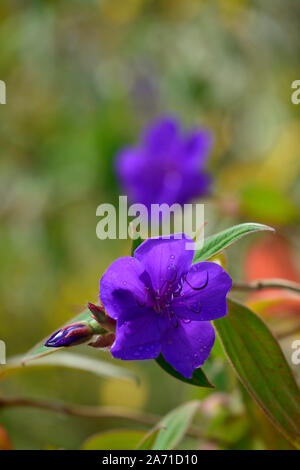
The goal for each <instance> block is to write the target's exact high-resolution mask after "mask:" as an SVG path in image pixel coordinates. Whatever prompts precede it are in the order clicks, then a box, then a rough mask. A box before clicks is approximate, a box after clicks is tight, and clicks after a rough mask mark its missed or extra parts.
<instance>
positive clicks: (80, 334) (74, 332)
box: [45, 322, 94, 348]
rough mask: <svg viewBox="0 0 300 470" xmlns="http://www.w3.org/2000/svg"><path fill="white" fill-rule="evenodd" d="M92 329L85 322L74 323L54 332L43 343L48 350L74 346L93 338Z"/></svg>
mask: <svg viewBox="0 0 300 470" xmlns="http://www.w3.org/2000/svg"><path fill="white" fill-rule="evenodd" d="M93 334H94V332H93V329H92V328H91V326H90V325H89V324H88V323H87V322H76V323H73V324H72V325H68V326H65V327H64V328H61V329H60V330H58V331H56V332H55V333H54V334H53V335H52V336H51V337H50V338H49V339H48V340H47V341H46V343H45V346H47V347H48V348H61V347H62V346H64V347H68V346H75V345H76V344H81V343H85V342H86V341H88V340H89V339H91V338H92V337H93Z"/></svg>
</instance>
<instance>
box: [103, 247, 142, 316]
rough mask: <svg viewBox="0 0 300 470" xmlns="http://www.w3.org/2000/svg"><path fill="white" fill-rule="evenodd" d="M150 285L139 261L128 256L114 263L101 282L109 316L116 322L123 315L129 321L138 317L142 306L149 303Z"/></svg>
mask: <svg viewBox="0 0 300 470" xmlns="http://www.w3.org/2000/svg"><path fill="white" fill-rule="evenodd" d="M150 284H151V281H150V279H149V276H148V274H147V273H146V272H145V268H144V266H143V265H142V264H141V263H140V262H139V261H138V260H137V259H135V258H132V257H131V256H126V257H124V258H119V259H117V260H116V261H114V262H113V263H112V264H111V265H110V267H109V268H108V269H107V270H106V271H105V273H104V274H103V276H102V279H101V280H100V300H101V302H102V303H103V305H104V307H105V311H106V313H107V315H109V316H110V317H111V318H114V319H115V320H116V319H117V318H120V317H122V316H123V315H124V316H126V317H127V318H128V319H130V318H131V317H133V316H135V315H138V314H139V313H140V310H141V305H145V304H146V303H147V300H148V290H147V287H149V286H150ZM139 305H140V306H139Z"/></svg>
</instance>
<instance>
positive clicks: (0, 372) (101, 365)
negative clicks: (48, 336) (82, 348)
mask: <svg viewBox="0 0 300 470" xmlns="http://www.w3.org/2000/svg"><path fill="white" fill-rule="evenodd" d="M50 366H52V367H53V366H54V367H55V366H56V367H67V368H72V369H80V370H83V371H85V372H92V373H93V374H96V375H98V376H100V377H114V378H116V377H117V378H121V379H127V380H135V381H137V376H136V375H135V374H134V373H133V372H131V371H130V370H128V369H125V368H123V367H119V366H116V365H114V364H112V363H110V362H105V361H101V360H98V359H93V358H91V357H88V356H82V355H80V354H74V353H69V352H59V353H57V354H55V355H54V356H49V357H43V358H38V360H37V359H35V360H34V359H33V360H32V361H30V362H29V363H28V364H27V365H26V368H27V367H50ZM22 371H24V364H23V363H22V362H21V358H20V357H15V358H12V359H11V360H10V361H9V362H8V363H7V364H6V365H5V366H4V367H1V369H0V379H3V378H5V377H6V376H9V375H11V374H13V373H16V372H22Z"/></svg>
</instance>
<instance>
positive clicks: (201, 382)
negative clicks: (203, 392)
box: [155, 354, 214, 388]
mask: <svg viewBox="0 0 300 470" xmlns="http://www.w3.org/2000/svg"><path fill="white" fill-rule="evenodd" d="M155 360H156V362H157V363H158V364H159V365H160V367H162V369H164V370H165V371H166V372H167V373H168V374H170V375H172V376H173V377H175V378H176V379H178V380H181V381H182V382H185V383H188V384H190V385H196V386H197V387H206V388H214V386H213V385H212V384H211V383H210V382H209V380H208V378H207V377H206V375H205V373H204V372H203V370H202V369H201V368H199V369H195V370H194V373H193V377H192V378H191V379H188V378H186V377H184V376H183V375H181V374H180V373H179V372H177V370H175V369H174V367H172V366H171V364H169V363H168V362H167V361H166V360H165V359H164V357H163V356H162V354H160V355H159V356H158V358H156V359H155Z"/></svg>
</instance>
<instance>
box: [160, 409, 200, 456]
mask: <svg viewBox="0 0 300 470" xmlns="http://www.w3.org/2000/svg"><path fill="white" fill-rule="evenodd" d="M199 406H200V402H199V401H189V402H187V403H185V404H184V405H181V406H179V407H178V408H175V410H172V411H171V412H170V413H168V414H167V415H166V416H165V417H164V418H163V419H162V420H161V421H160V422H159V423H158V426H161V427H163V429H161V430H160V431H159V433H158V435H157V438H156V439H155V442H154V444H153V447H152V449H154V450H170V449H174V448H175V447H176V446H177V444H179V442H180V441H181V440H182V439H183V437H184V435H185V433H186V431H187V429H188V427H189V426H190V424H191V422H192V419H193V417H194V414H195V413H196V411H197V410H198V408H199Z"/></svg>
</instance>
